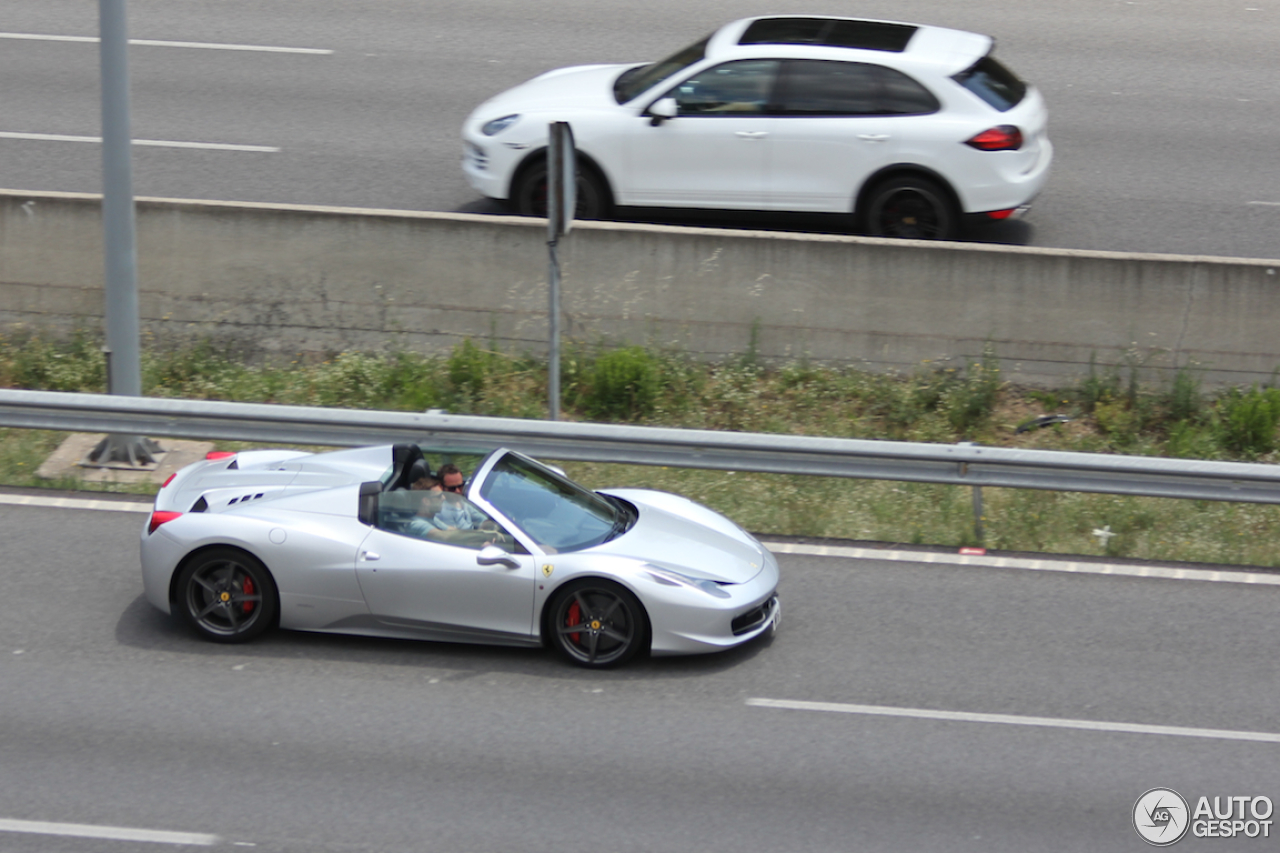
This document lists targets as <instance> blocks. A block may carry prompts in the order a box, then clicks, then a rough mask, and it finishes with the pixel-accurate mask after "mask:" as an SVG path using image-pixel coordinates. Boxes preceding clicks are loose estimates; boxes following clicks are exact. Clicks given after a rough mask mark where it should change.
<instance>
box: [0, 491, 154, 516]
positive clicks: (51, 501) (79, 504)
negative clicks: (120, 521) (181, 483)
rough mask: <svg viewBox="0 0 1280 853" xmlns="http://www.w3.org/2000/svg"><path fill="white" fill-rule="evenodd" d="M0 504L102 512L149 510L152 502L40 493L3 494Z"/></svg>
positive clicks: (0, 496)
mask: <svg viewBox="0 0 1280 853" xmlns="http://www.w3.org/2000/svg"><path fill="white" fill-rule="evenodd" d="M0 505H8V506H37V507H47V508H50V509H94V510H102V511H104V512H151V508H152V504H151V503H150V502H148V503H142V502H141V501H96V500H88V499H85V498H54V497H44V496H42V495H3V494H0Z"/></svg>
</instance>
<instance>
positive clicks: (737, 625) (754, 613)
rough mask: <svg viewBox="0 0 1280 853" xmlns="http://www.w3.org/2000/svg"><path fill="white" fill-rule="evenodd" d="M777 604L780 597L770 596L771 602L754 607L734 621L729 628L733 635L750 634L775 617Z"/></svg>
mask: <svg viewBox="0 0 1280 853" xmlns="http://www.w3.org/2000/svg"><path fill="white" fill-rule="evenodd" d="M777 603H778V596H777V594H776V593H775V594H774V595H771V596H769V600H768V601H766V602H765V603H764V604H761V605H760V606H759V607H753V608H751V609H750V610H748V611H747V612H746V613H743V614H742V615H741V616H739V617H738V618H737V619H734V620H733V622H732V623H731V624H730V626H729V627H730V628H731V629H732V630H733V635H734V636H735V637H737V636H739V635H741V634H747V633H750V632H751V631H754V630H755V629H756V628H759V627H760V626H761V625H763V624H764V623H765V622H767V621H769V617H770V616H772V615H773V608H774V607H775V606H776V605H777Z"/></svg>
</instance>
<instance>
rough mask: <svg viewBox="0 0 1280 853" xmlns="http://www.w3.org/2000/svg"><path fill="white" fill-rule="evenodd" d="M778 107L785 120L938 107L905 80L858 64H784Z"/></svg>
mask: <svg viewBox="0 0 1280 853" xmlns="http://www.w3.org/2000/svg"><path fill="white" fill-rule="evenodd" d="M779 100H780V106H781V108H782V111H783V112H784V113H785V114H786V115H789V116H883V115H920V114H924V113H932V112H936V111H937V110H938V101H937V99H936V98H934V97H933V95H932V94H931V93H930V92H929V90H927V89H925V88H924V87H923V86H921V85H920V84H919V83H917V82H916V81H915V80H912V79H911V78H910V77H908V76H907V75H905V74H903V73H901V72H899V71H895V70H893V69H892V68H885V67H883V66H880V65H870V64H867V63H863V62H836V61H831V60H794V61H791V62H788V63H787V68H786V73H785V81H784V83H783V86H782V87H781V95H780V98H779Z"/></svg>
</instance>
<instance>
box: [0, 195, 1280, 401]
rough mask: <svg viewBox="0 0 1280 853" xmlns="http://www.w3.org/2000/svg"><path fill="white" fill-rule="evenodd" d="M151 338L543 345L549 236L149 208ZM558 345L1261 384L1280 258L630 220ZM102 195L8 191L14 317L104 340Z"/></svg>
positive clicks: (584, 227)
mask: <svg viewBox="0 0 1280 853" xmlns="http://www.w3.org/2000/svg"><path fill="white" fill-rule="evenodd" d="M137 211H138V214H137V215H138V223H137V233H138V279H139V299H140V311H141V314H142V325H143V329H144V335H145V336H146V337H147V338H148V339H149V340H153V341H156V342H160V343H163V344H173V343H182V342H190V341H193V340H199V339H203V338H207V339H211V340H213V341H214V342H216V343H219V344H227V345H232V346H236V347H239V348H240V349H241V350H242V351H244V352H245V353H246V354H247V355H249V356H251V357H256V356H263V355H270V354H277V355H281V356H289V357H293V356H294V355H295V354H297V353H304V354H306V353H328V352H335V351H342V350H380V349H392V348H401V349H407V350H418V351H428V352H430V351H439V350H443V349H446V348H448V347H449V346H452V345H453V344H455V343H457V342H458V341H460V340H462V339H463V338H465V337H471V338H473V339H477V340H479V341H486V342H487V341H494V342H495V343H496V344H498V345H499V346H501V347H504V348H507V349H514V350H517V351H521V350H528V351H531V352H535V353H536V352H539V351H541V350H542V349H543V347H545V341H546V338H545V335H546V300H547V298H546V271H547V252H546V247H545V241H546V229H545V225H544V224H543V223H542V222H541V221H538V220H528V219H521V218H515V217H503V216H478V215H469V214H452V213H417V212H406V211H387V210H359V209H346V208H321V207H302V206H289V205H263V204H242V203H230V202H211V201H181V200H173V199H138V205H137ZM561 261H562V268H563V299H564V311H565V324H564V330H565V334H566V336H568V337H572V338H576V339H579V340H583V341H588V342H596V341H601V342H610V343H618V342H622V341H626V342H629V343H643V344H650V345H660V346H669V347H672V348H676V349H680V350H683V351H685V352H688V353H690V354H693V355H697V356H701V357H709V358H722V357H725V356H729V355H733V354H738V353H742V352H744V351H745V350H747V349H748V347H749V346H750V347H754V350H755V352H757V353H758V354H759V355H760V356H761V357H762V358H768V359H794V358H800V357H808V358H811V359H814V360H819V361H830V362H840V363H851V364H859V365H864V366H868V367H872V368H876V369H896V370H911V369H915V368H916V367H917V366H918V365H920V364H921V363H924V362H930V363H947V362H951V363H963V362H964V361H967V360H970V359H974V358H977V357H979V356H980V355H981V353H982V350H983V348H984V346H986V345H988V344H990V346H991V347H992V348H993V349H994V350H995V352H996V354H997V355H998V356H999V357H1000V359H1001V365H1002V368H1003V370H1004V375H1005V376H1006V377H1007V378H1011V379H1015V380H1019V381H1025V382H1028V383H1055V384H1056V383H1061V382H1063V381H1064V380H1066V379H1069V378H1072V377H1078V376H1080V375H1081V374H1082V373H1084V372H1085V371H1087V370H1088V365H1089V363H1090V361H1091V359H1093V360H1096V362H1097V364H1098V365H1099V366H1100V368H1101V369H1106V367H1107V366H1109V365H1115V366H1119V368H1120V369H1126V368H1127V367H1130V366H1136V367H1140V368H1141V370H1142V372H1143V373H1142V375H1143V378H1144V379H1147V380H1158V379H1162V378H1167V376H1168V374H1169V373H1170V372H1171V371H1172V370H1174V369H1176V368H1178V367H1182V366H1186V365H1195V366H1198V367H1201V368H1203V369H1204V371H1205V372H1204V374H1203V375H1204V378H1205V381H1206V382H1207V383H1210V384H1215V383H1222V382H1227V383H1233V384H1249V383H1253V382H1259V381H1266V380H1268V379H1270V378H1271V376H1272V374H1273V371H1275V370H1276V368H1277V366H1278V365H1280V335H1277V334H1276V329H1275V320H1274V319H1273V318H1275V317H1280V274H1278V273H1277V270H1278V269H1280V261H1267V260H1249V259H1231V258H1211V257H1192V256H1179V255H1131V254H1119V253H1108V252H1084V251H1071V250H1055V249H1035V248H1020V247H996V246H989V245H973V244H956V243H950V244H937V243H917V242H911V241H891V240H879V239H873V238H863V237H852V236H840V235H810V234H789V233H772V232H754V231H731V230H719V229H702V228H677V227H667V226H656V225H637V224H630V223H627V224H620V223H579V224H578V225H577V226H576V227H575V228H574V231H573V233H572V234H570V235H569V236H568V237H567V238H565V240H564V241H563V242H562V244H561ZM101 317H102V236H101V218H100V200H99V198H98V197H97V196H92V195H79V194H70V193H47V192H46V193H31V192H23V191H18V190H3V191H0V322H2V323H4V324H6V325H8V326H10V327H12V326H13V325H15V324H20V325H22V326H24V327H27V328H31V329H42V330H53V331H66V330H69V329H73V328H81V329H89V330H94V331H96V330H98V329H100V327H101Z"/></svg>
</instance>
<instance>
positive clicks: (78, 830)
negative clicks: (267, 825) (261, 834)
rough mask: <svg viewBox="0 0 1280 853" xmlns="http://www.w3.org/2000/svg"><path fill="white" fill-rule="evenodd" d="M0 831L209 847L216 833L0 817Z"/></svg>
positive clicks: (214, 842) (215, 839) (216, 840)
mask: <svg viewBox="0 0 1280 853" xmlns="http://www.w3.org/2000/svg"><path fill="white" fill-rule="evenodd" d="M0 832H26V833H31V834H34V835H67V836H72V837H75V838H100V839H107V840H110V841H151V842H154V843H156V844H195V845H199V846H201V847H212V846H213V845H214V844H217V843H218V836H216V835H204V834H202V833H198V832H166V831H164V830H159V829H132V828H129V827H124V826H94V825H91V824H87V823H49V822H46V821H40V820H8V819H6V818H0Z"/></svg>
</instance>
